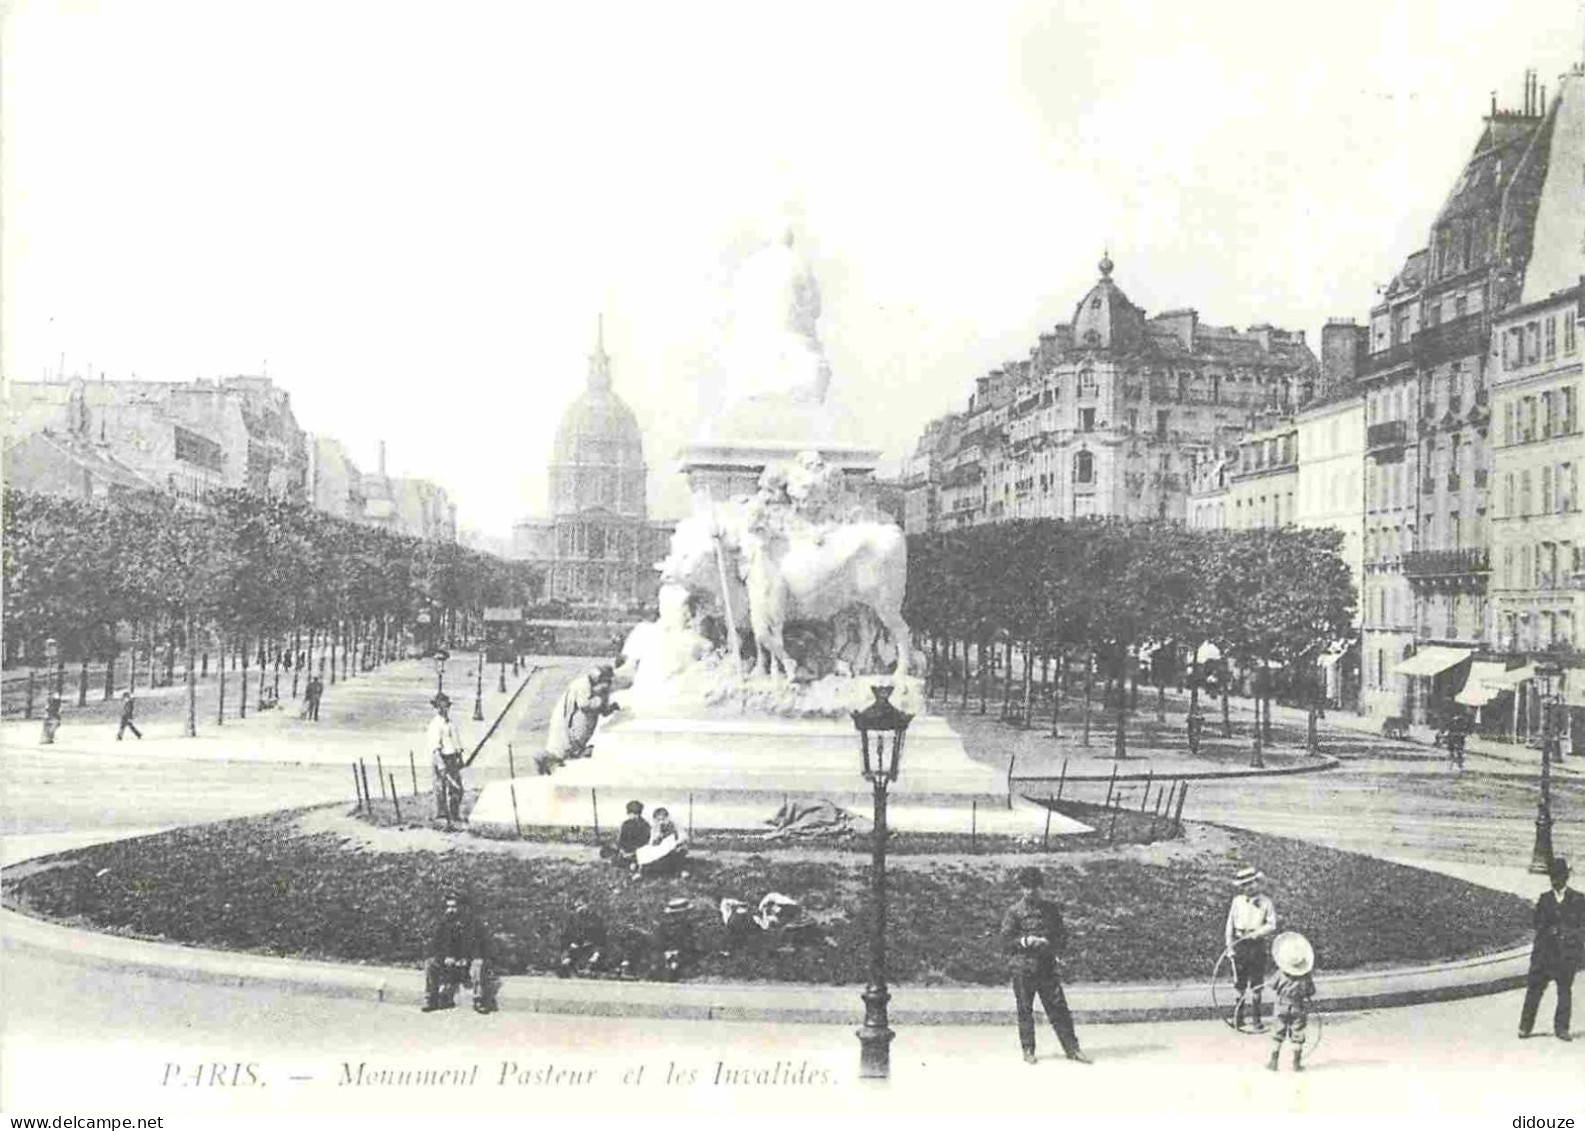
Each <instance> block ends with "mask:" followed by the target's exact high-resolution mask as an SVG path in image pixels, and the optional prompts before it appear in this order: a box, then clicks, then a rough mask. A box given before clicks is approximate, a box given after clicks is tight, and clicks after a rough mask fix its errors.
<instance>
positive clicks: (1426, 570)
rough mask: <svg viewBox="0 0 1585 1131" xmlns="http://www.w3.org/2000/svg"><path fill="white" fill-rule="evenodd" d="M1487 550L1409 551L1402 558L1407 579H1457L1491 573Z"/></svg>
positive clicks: (1489, 557) (1489, 555)
mask: <svg viewBox="0 0 1585 1131" xmlns="http://www.w3.org/2000/svg"><path fill="white" fill-rule="evenodd" d="M1490 563H1491V554H1490V551H1487V550H1479V549H1477V550H1410V551H1409V552H1408V553H1407V554H1405V555H1404V556H1403V572H1404V574H1405V576H1407V577H1458V576H1461V575H1465V574H1472V573H1489V572H1490V571H1491V564H1490Z"/></svg>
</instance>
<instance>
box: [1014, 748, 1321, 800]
mask: <svg viewBox="0 0 1585 1131" xmlns="http://www.w3.org/2000/svg"><path fill="white" fill-rule="evenodd" d="M1315 758H1316V761H1314V762H1311V763H1309V764H1307V765H1303V766H1280V767H1277V768H1275V769H1269V768H1261V769H1255V768H1253V767H1250V766H1241V767H1239V768H1237V769H1231V770H1183V771H1178V770H1172V769H1162V770H1160V771H1159V772H1154V771H1152V772H1147V773H1142V774H1136V773H1127V774H1118V775H1117V777H1116V778H1115V779H1114V778H1113V777H1112V775H1111V774H1068V775H1067V777H1066V779H1063V778H1062V777H1061V775H1058V774H1028V775H1025V774H1014V775H1013V778H1012V780H1013V781H1014V782H1015V783H1021V782H1042V783H1046V782H1055V781H1060V780H1067V781H1076V782H1085V783H1091V784H1093V783H1095V782H1103V781H1114V780H1115V781H1119V782H1140V781H1219V780H1221V779H1223V778H1280V777H1289V776H1292V775H1294V774H1315V773H1320V772H1321V771H1322V770H1335V769H1337V768H1338V767H1339V766H1341V765H1342V764H1343V763H1342V762H1341V761H1340V760H1339V759H1337V758H1334V757H1332V756H1331V755H1330V754H1318V755H1316V756H1315ZM1028 800H1030V801H1039V800H1042V799H1041V798H1038V797H1028Z"/></svg>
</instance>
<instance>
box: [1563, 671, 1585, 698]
mask: <svg viewBox="0 0 1585 1131" xmlns="http://www.w3.org/2000/svg"><path fill="white" fill-rule="evenodd" d="M1563 681H1564V686H1563V702H1565V703H1567V704H1568V705H1569V706H1570V707H1585V669H1581V668H1569V669H1568V671H1567V672H1566V673H1564V676H1563Z"/></svg>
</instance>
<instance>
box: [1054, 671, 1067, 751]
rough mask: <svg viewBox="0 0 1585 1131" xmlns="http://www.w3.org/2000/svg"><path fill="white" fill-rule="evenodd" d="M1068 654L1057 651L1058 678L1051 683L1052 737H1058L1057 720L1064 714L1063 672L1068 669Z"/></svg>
mask: <svg viewBox="0 0 1585 1131" xmlns="http://www.w3.org/2000/svg"><path fill="white" fill-rule="evenodd" d="M1067 659H1068V658H1067V655H1066V654H1065V653H1063V652H1062V651H1060V650H1059V651H1058V652H1057V678H1056V682H1054V683H1053V684H1052V685H1051V737H1052V738H1056V737H1057V735H1058V731H1057V720H1058V719H1059V718H1060V717H1061V715H1062V673H1063V672H1065V671H1066V670H1067Z"/></svg>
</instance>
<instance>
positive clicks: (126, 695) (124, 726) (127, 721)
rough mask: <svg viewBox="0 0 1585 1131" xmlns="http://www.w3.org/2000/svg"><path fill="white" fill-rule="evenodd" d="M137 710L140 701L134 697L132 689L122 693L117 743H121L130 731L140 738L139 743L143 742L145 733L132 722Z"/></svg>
mask: <svg viewBox="0 0 1585 1131" xmlns="http://www.w3.org/2000/svg"><path fill="white" fill-rule="evenodd" d="M137 709H138V701H137V700H136V699H134V698H133V697H132V689H131V688H130V687H129V688H127V690H125V691H123V692H122V693H121V725H120V726H118V727H116V741H117V742H120V741H121V736H122V735H124V734H126V732H127V731H129V730H130V731H131V732H132V733H133V734H135V735H137V736H138V741H139V742H142V741H143V732H142V731H141V730H139V729H138V728H137V725H136V724H135V723H134V722H133V721H132V715H133V712H135V711H136V710H137Z"/></svg>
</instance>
